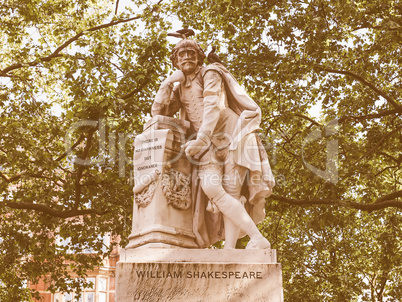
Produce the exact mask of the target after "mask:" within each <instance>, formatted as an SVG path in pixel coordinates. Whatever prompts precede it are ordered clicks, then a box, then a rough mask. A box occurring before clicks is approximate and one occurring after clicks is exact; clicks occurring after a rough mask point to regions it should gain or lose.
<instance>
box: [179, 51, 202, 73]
mask: <svg viewBox="0 0 402 302" xmlns="http://www.w3.org/2000/svg"><path fill="white" fill-rule="evenodd" d="M197 64H198V56H197V50H196V49H195V48H193V47H182V48H179V50H178V51H177V66H179V68H180V70H181V71H183V73H184V74H192V73H193V72H194V71H195V69H196V68H197Z"/></svg>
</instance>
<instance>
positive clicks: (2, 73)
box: [0, 0, 162, 77]
mask: <svg viewBox="0 0 402 302" xmlns="http://www.w3.org/2000/svg"><path fill="white" fill-rule="evenodd" d="M161 2H162V0H160V1H159V2H158V3H157V4H155V5H154V7H153V9H152V10H151V11H155V10H156V9H157V8H158V6H159V4H160V3H161ZM141 16H142V15H137V16H135V17H131V18H128V19H123V20H118V21H111V22H109V23H106V24H102V25H98V26H94V27H91V28H88V29H86V30H84V31H82V32H80V33H78V34H76V35H75V36H74V37H72V38H70V39H68V40H67V41H66V42H64V43H63V44H62V45H60V46H59V47H57V48H56V50H55V51H53V53H51V54H50V55H48V56H45V57H41V58H38V59H36V60H34V61H32V62H28V63H17V64H13V65H11V66H9V67H7V68H5V69H3V70H1V71H0V76H3V77H4V76H9V75H7V72H9V71H12V70H15V69H18V68H21V67H28V66H31V67H32V66H36V65H38V64H39V63H41V62H48V61H50V60H52V59H54V58H57V57H61V56H62V55H61V54H60V52H61V51H62V50H64V49H65V48H66V47H68V46H69V45H70V44H71V43H73V42H75V41H77V40H78V39H79V38H80V37H82V36H83V35H84V34H86V33H88V32H93V31H97V30H99V29H103V28H107V27H111V26H114V25H117V24H121V23H126V22H130V21H133V20H137V19H139V18H141Z"/></svg>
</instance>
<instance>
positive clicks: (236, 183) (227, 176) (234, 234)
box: [222, 162, 247, 249]
mask: <svg viewBox="0 0 402 302" xmlns="http://www.w3.org/2000/svg"><path fill="white" fill-rule="evenodd" d="M246 173H247V170H246V169H245V168H244V167H240V166H237V165H235V164H234V163H233V162H228V163H227V164H225V166H224V174H223V176H222V186H223V189H224V190H225V191H226V193H228V194H229V195H230V196H232V197H234V198H235V199H236V200H240V196H241V188H242V184H243V182H244V179H245V177H246ZM223 219H224V223H225V249H234V248H236V243H237V239H239V234H240V228H239V227H238V225H237V224H235V223H233V222H232V220H231V219H229V218H227V217H226V216H224V217H223Z"/></svg>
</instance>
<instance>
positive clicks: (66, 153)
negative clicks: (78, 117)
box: [55, 133, 85, 161]
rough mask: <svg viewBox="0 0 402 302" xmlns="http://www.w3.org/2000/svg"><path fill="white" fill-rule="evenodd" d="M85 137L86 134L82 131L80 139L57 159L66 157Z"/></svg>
mask: <svg viewBox="0 0 402 302" xmlns="http://www.w3.org/2000/svg"><path fill="white" fill-rule="evenodd" d="M84 138H85V134H84V133H82V134H81V135H80V137H79V138H78V140H77V141H76V142H75V143H74V144H73V145H72V146H71V147H70V148H68V150H66V152H64V153H63V154H62V155H60V156H59V157H58V158H56V160H55V161H61V160H62V159H63V158H64V157H66V156H67V155H68V154H69V153H70V152H71V151H73V150H74V149H75V147H77V146H78V145H79V144H80V143H81V142H82V141H83V140H84Z"/></svg>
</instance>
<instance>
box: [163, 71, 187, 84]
mask: <svg viewBox="0 0 402 302" xmlns="http://www.w3.org/2000/svg"><path fill="white" fill-rule="evenodd" d="M184 80H185V76H184V73H183V71H181V70H176V71H175V72H173V73H172V74H171V75H170V76H168V78H167V79H166V80H165V81H166V82H169V83H175V82H184Z"/></svg>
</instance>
